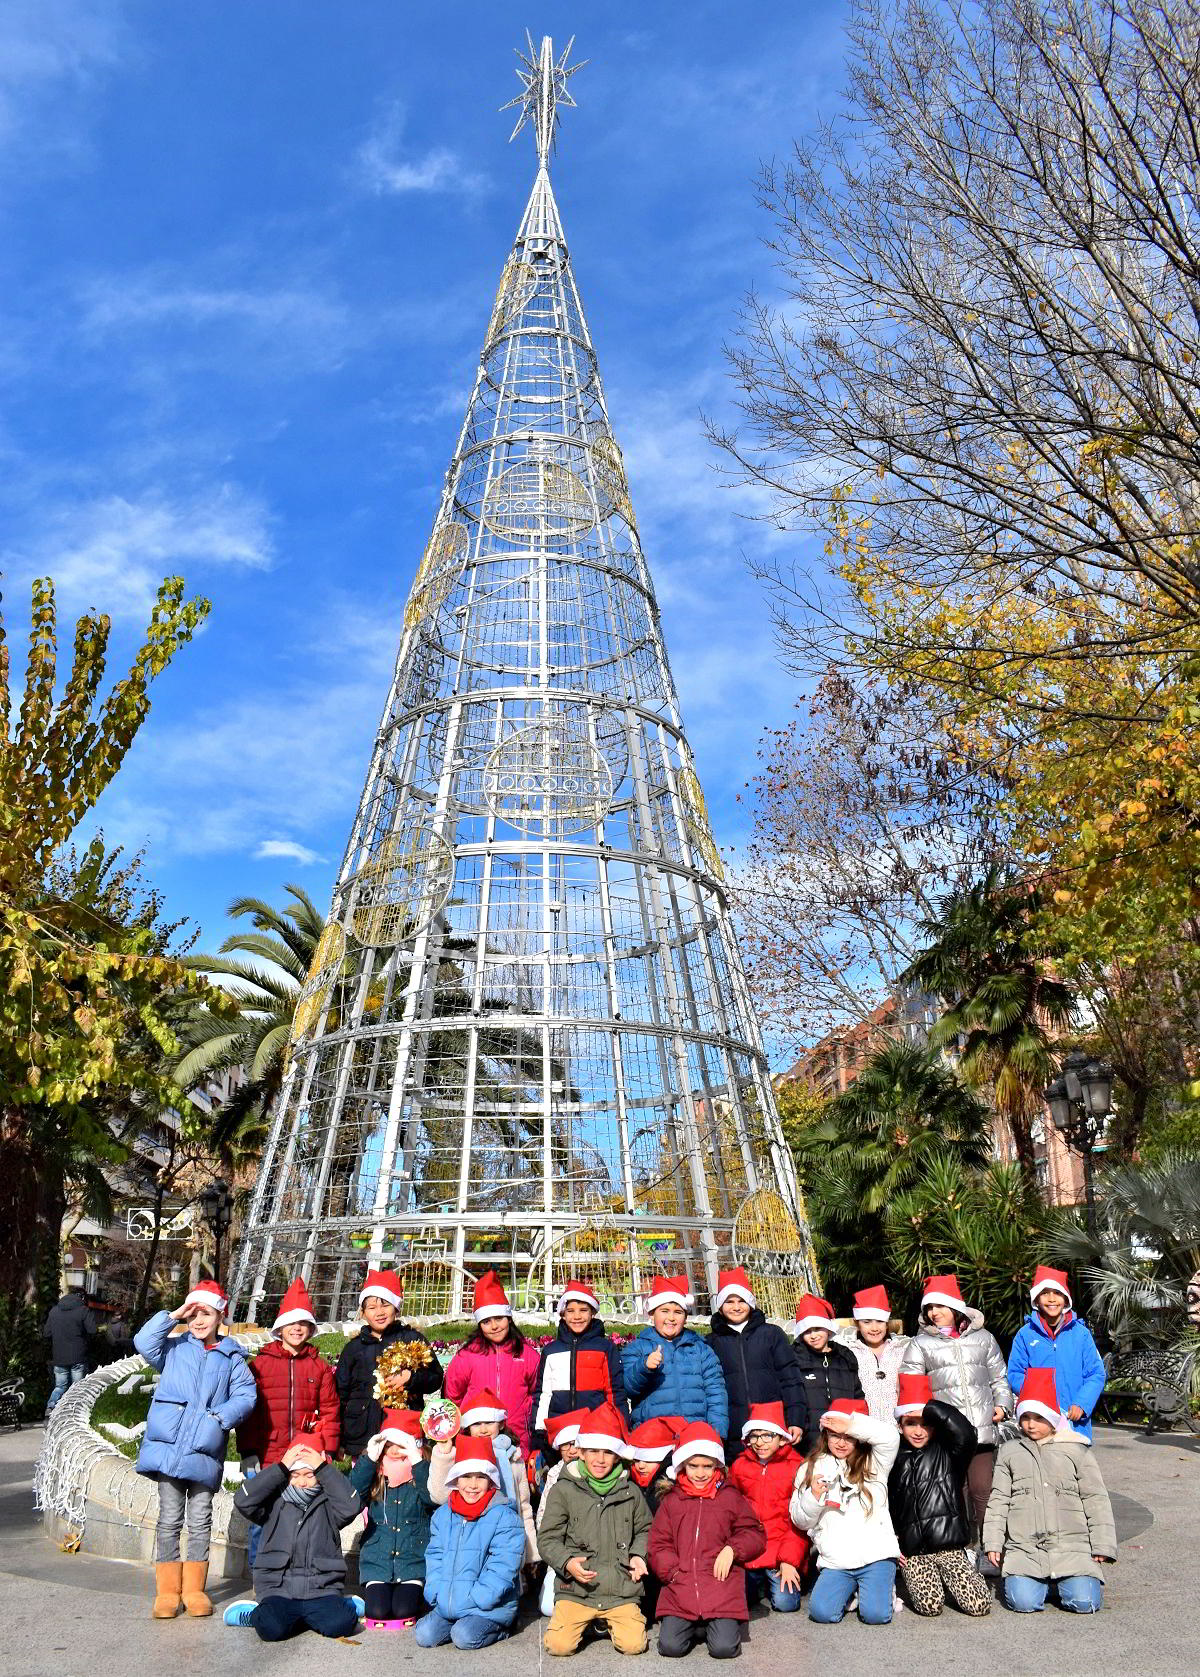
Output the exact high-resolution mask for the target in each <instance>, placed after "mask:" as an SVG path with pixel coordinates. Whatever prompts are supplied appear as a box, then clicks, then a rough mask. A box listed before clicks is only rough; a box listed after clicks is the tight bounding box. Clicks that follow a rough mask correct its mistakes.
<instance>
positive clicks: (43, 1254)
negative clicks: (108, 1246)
mask: <svg viewBox="0 0 1200 1677" xmlns="http://www.w3.org/2000/svg"><path fill="white" fill-rule="evenodd" d="M36 1194H37V1203H36V1213H35V1216H36V1222H35V1227H34V1242H35V1260H34V1261H35V1268H34V1273H33V1274H32V1275H31V1276H30V1278H29V1290H28V1292H27V1294H26V1296H27V1297H28V1298H30V1299H32V1300H34V1301H35V1302H37V1303H38V1304H45V1306H46V1308H47V1309H49V1308H50V1305H51V1304H53V1303H54V1300H55V1299H56V1298H57V1297H58V1295H59V1291H60V1280H61V1271H62V1226H63V1218H64V1217H65V1216H66V1214H67V1189H66V1183H65V1182H64V1181H63V1174H62V1170H61V1169H60V1168H59V1167H58V1166H57V1165H56V1163H55V1161H54V1159H53V1157H52V1156H46V1157H44V1158H42V1159H40V1160H39V1161H38V1169H37V1184H36ZM51 1278H52V1279H51ZM39 1292H41V1293H42V1295H43V1296H42V1298H40V1299H39V1298H38V1293H39ZM51 1295H52V1296H51Z"/></svg>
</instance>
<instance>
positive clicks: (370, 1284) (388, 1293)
mask: <svg viewBox="0 0 1200 1677" xmlns="http://www.w3.org/2000/svg"><path fill="white" fill-rule="evenodd" d="M368 1299H382V1300H383V1301H384V1303H385V1304H394V1305H395V1307H396V1309H397V1310H399V1308H400V1306H401V1305H402V1304H403V1302H404V1283H403V1281H401V1279H400V1277H399V1276H398V1275H395V1274H393V1273H392V1271H391V1270H389V1269H369V1270H368V1271H367V1279H366V1280H365V1281H364V1282H363V1284H362V1288H361V1290H360V1291H359V1295H358V1306H359V1309H360V1310H361V1309H362V1307H363V1305H364V1304H365V1303H366V1301H367V1300H368Z"/></svg>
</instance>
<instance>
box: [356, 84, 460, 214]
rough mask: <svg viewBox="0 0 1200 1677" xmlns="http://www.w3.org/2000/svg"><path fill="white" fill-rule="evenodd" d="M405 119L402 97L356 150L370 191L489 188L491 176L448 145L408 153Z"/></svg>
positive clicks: (366, 185)
mask: <svg viewBox="0 0 1200 1677" xmlns="http://www.w3.org/2000/svg"><path fill="white" fill-rule="evenodd" d="M404 121H405V111H404V106H403V105H402V104H400V103H399V101H395V102H393V103H392V104H390V105H388V106H387V107H386V108H385V109H384V110H383V111H382V112H381V114H380V116H379V118H378V120H377V121H376V123H375V125H374V127H373V128H372V129H371V132H370V133H369V134H368V135H367V138H366V139H365V140H364V141H363V143H362V145H361V146H360V147H359V148H358V151H357V152H356V154H355V165H356V168H357V173H358V177H359V180H360V181H361V183H362V185H363V186H365V187H366V189H367V190H368V191H369V192H375V193H379V194H386V193H393V192H397V193H398V192H449V193H457V194H459V196H461V197H465V198H473V197H477V196H478V195H479V194H480V193H481V192H483V191H484V190H485V189H486V186H487V177H486V176H485V175H482V174H479V173H478V172H477V171H475V170H472V169H468V168H467V167H466V165H465V164H464V163H463V161H462V159H461V157H459V155H458V153H457V152H454V151H450V150H449V149H448V148H447V147H445V146H435V147H434V149H433V150H432V151H427V152H425V153H424V155H422V156H406V155H405V153H404V147H403V142H404Z"/></svg>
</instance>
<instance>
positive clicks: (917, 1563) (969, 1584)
mask: <svg viewBox="0 0 1200 1677" xmlns="http://www.w3.org/2000/svg"><path fill="white" fill-rule="evenodd" d="M898 1581H899V1582H901V1583H902V1584H903V1585H904V1591H905V1594H906V1595H907V1596H908V1599H909V1601H910V1602H911V1603H912V1609H913V1612H914V1613H919V1614H920V1615H921V1616H922V1618H926V1619H934V1618H936V1617H937V1615H938V1614H939V1613H940V1612H941V1610H942V1608H943V1607H944V1606H945V1604H946V1597H947V1596H949V1597H950V1600H951V1601H952V1602H953V1603H954V1605H955V1607H957V1608H958V1610H959V1612H960V1613H969V1614H970V1616H971V1617H972V1618H973V1619H982V1618H983V1616H984V1614H985V1613H990V1612H991V1610H992V1595H991V1591H990V1590H989V1589H988V1587H987V1585H986V1584H985V1583H984V1581H983V1579H982V1578H981V1577H980V1576H979V1574H978V1573H977V1572H976V1570H975V1568H974V1567H973V1566H972V1565H971V1563H970V1561H969V1560H968V1559H967V1557H966V1555H965V1554H964V1553H963V1551H962V1550H961V1549H939V1550H938V1551H937V1552H936V1553H935V1554H932V1555H910V1556H909V1557H908V1559H907V1560H906V1561H905V1562H904V1563H903V1565H902V1566H901V1568H900V1573H899V1579H898Z"/></svg>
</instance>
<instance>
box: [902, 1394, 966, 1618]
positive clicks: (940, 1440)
mask: <svg viewBox="0 0 1200 1677" xmlns="http://www.w3.org/2000/svg"><path fill="white" fill-rule="evenodd" d="M896 1420H897V1421H898V1422H899V1426H900V1453H899V1454H898V1456H897V1457H896V1465H895V1466H894V1467H893V1468H892V1471H891V1473H890V1475H889V1476H888V1506H889V1508H890V1509H891V1515H892V1525H893V1526H894V1527H895V1530H896V1538H897V1541H898V1542H899V1544H900V1548H901V1550H902V1552H903V1556H904V1559H903V1560H902V1562H901V1565H900V1579H901V1582H902V1583H903V1585H904V1590H905V1593H906V1595H907V1596H908V1599H909V1601H910V1603H911V1604H912V1607H913V1610H914V1611H915V1612H917V1613H920V1614H921V1615H922V1617H924V1618H936V1617H937V1615H938V1614H939V1613H940V1612H941V1611H942V1608H943V1607H944V1606H945V1603H946V1597H947V1596H949V1597H950V1600H951V1601H952V1602H953V1603H954V1605H955V1607H957V1608H958V1610H959V1612H960V1613H966V1614H968V1615H969V1616H970V1617H971V1618H975V1619H979V1618H982V1617H983V1616H984V1614H986V1613H989V1612H990V1611H991V1607H992V1597H991V1592H990V1591H989V1590H988V1587H987V1585H986V1584H985V1583H984V1581H983V1579H982V1578H981V1577H980V1576H979V1574H978V1572H977V1571H976V1570H975V1568H974V1566H973V1565H972V1564H971V1560H970V1558H969V1556H968V1555H967V1553H966V1548H967V1544H968V1543H969V1542H970V1540H971V1526H970V1520H969V1519H968V1516H967V1507H966V1502H965V1501H964V1498H963V1484H964V1482H965V1480H966V1477H967V1468H968V1466H969V1465H970V1461H971V1457H972V1456H973V1454H974V1453H975V1428H974V1426H973V1425H972V1424H971V1422H970V1421H968V1420H967V1417H966V1416H965V1415H964V1414H963V1413H962V1411H961V1410H958V1409H955V1408H954V1406H953V1405H952V1404H949V1403H939V1402H938V1401H937V1400H936V1399H935V1398H934V1396H933V1387H932V1386H931V1384H930V1381H929V1376H928V1375H927V1374H902V1375H901V1376H900V1381H899V1388H898V1392H897V1400H896Z"/></svg>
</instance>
